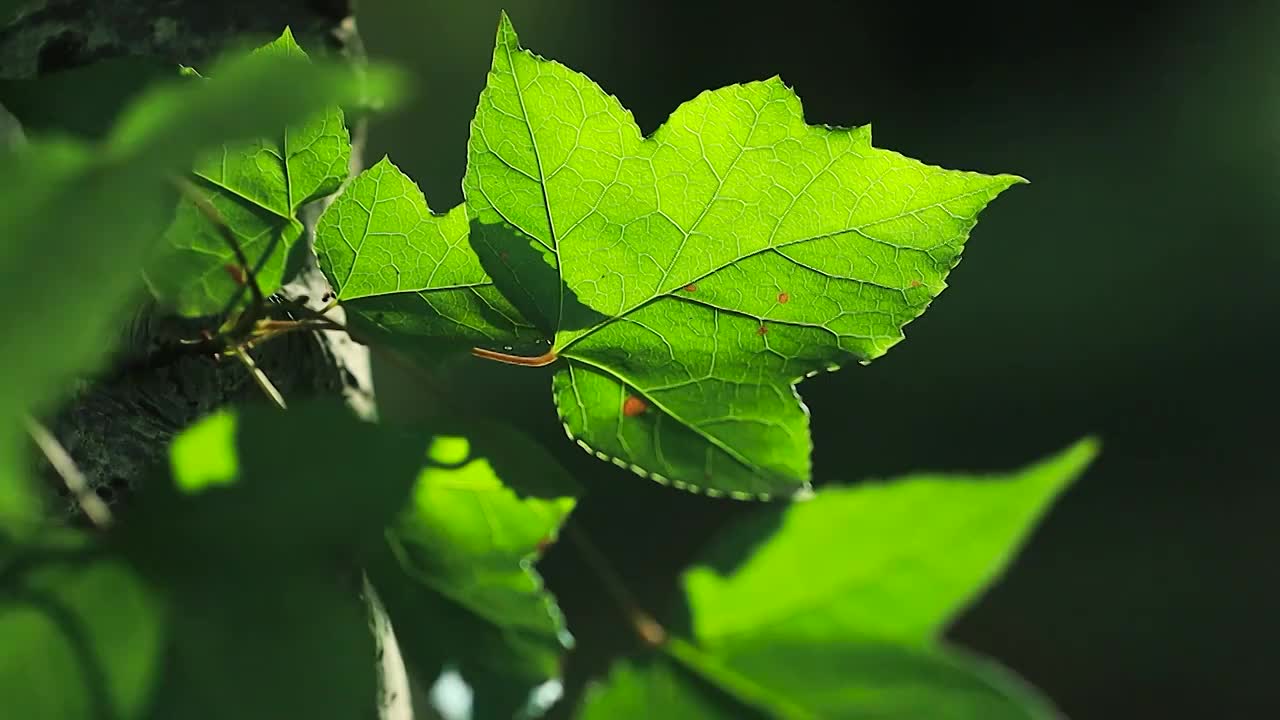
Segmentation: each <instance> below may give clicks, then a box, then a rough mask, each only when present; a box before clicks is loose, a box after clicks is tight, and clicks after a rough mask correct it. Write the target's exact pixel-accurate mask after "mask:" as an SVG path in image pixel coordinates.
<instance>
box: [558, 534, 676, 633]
mask: <svg viewBox="0 0 1280 720" xmlns="http://www.w3.org/2000/svg"><path fill="white" fill-rule="evenodd" d="M565 534H566V535H568V536H569V540H570V541H571V542H573V544H574V546H575V547H577V548H578V551H579V552H580V553H582V559H583V560H586V562H587V567H589V568H591V571H592V572H594V573H595V574H596V577H598V578H599V579H600V582H601V583H603V584H604V589H605V592H607V593H608V594H609V597H611V598H612V599H613V601H614V603H615V604H617V606H618V609H619V610H621V611H622V614H623V615H625V616H626V617H627V620H628V621H629V622H630V623H631V629H632V630H635V633H636V635H637V636H638V637H639V638H640V640H641V641H642V642H643V643H644V644H646V645H648V646H649V647H653V648H658V647H662V646H663V644H664V643H666V642H667V631H666V628H664V627H662V625H661V624H659V623H658V621H657V620H655V619H654V617H653V616H652V615H650V614H649V613H648V612H646V611H645V610H644V609H643V608H641V607H640V603H639V602H637V601H636V598H635V596H634V595H632V594H631V591H630V590H628V589H627V586H626V585H625V584H623V582H622V579H621V578H619V577H618V574H617V573H616V572H614V570H613V567H611V566H610V565H609V561H608V560H607V559H605V556H604V554H603V553H601V552H600V551H599V550H598V549H596V546H595V544H593V543H592V542H591V539H590V538H588V537H587V535H586V533H584V532H582V531H581V530H579V529H578V528H577V527H576V526H575V525H573V524H572V523H570V524H567V525H565Z"/></svg>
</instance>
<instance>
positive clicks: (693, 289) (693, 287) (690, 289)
mask: <svg viewBox="0 0 1280 720" xmlns="http://www.w3.org/2000/svg"><path fill="white" fill-rule="evenodd" d="M684 291H685V292H698V286H697V285H695V284H693V283H689V284H688V285H685V286H684Z"/></svg>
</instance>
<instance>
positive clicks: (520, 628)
mask: <svg viewBox="0 0 1280 720" xmlns="http://www.w3.org/2000/svg"><path fill="white" fill-rule="evenodd" d="M471 437H472V438H473V439H472V440H468V439H467V438H465V437H461V436H444V437H437V439H436V440H435V442H434V444H433V445H432V448H431V451H430V455H429V463H428V465H427V467H426V468H425V469H423V471H422V473H421V475H420V476H419V477H418V484H417V487H416V489H415V491H414V500H413V503H412V504H411V506H410V507H409V508H408V509H407V510H406V511H405V512H404V513H403V514H402V515H401V517H400V520H399V521H398V522H396V523H395V525H394V526H393V527H392V528H391V529H390V530H389V531H388V534H387V542H388V545H387V549H386V552H385V553H383V554H382V555H381V557H380V558H377V559H375V560H374V561H373V562H372V563H371V564H370V567H369V574H370V579H371V581H372V582H373V585H374V586H375V588H376V589H377V591H378V594H379V596H380V597H381V599H382V601H383V603H384V605H385V606H386V608H387V613H388V615H389V616H390V618H391V624H392V627H393V628H394V630H395V633H396V639H397V642H398V643H399V645H400V648H401V650H402V652H403V654H404V656H405V658H406V661H407V662H408V665H409V667H410V671H411V673H412V674H413V675H414V676H415V677H417V678H418V679H419V680H420V681H421V682H422V684H423V686H424V687H425V686H430V685H431V683H432V682H433V681H434V680H435V679H436V677H438V676H439V675H440V673H441V671H442V670H443V669H445V668H447V667H452V668H455V669H456V670H457V671H458V672H459V673H460V674H461V675H462V677H463V679H464V680H466V682H467V683H468V684H470V685H471V686H472V687H473V688H474V689H475V695H476V697H475V709H474V714H473V717H475V718H477V720H485V719H488V718H494V719H497V718H504V719H509V718H511V717H512V715H513V713H515V712H517V711H518V710H520V709H521V708H522V707H524V706H525V705H526V703H527V702H528V701H529V696H530V692H531V691H532V690H533V689H534V688H535V687H536V686H538V685H541V684H542V683H545V682H547V681H549V680H553V679H555V678H558V677H559V675H560V662H561V657H562V656H563V654H564V651H565V649H566V648H567V647H568V646H569V645H570V643H571V641H572V638H571V637H570V636H569V634H568V631H567V630H566V629H565V627H564V620H563V618H562V616H561V615H560V612H559V610H558V608H557V607H556V605H555V602H554V600H553V599H552V598H551V596H550V595H549V594H548V593H546V591H544V590H543V587H542V581H541V579H540V578H539V577H538V575H537V573H536V572H534V570H533V562H534V561H535V560H536V559H537V557H538V556H539V555H540V554H541V552H542V550H543V548H544V547H545V546H546V545H547V544H548V543H550V542H553V541H554V540H555V538H556V535H557V533H558V531H559V529H560V526H561V524H562V523H563V522H564V520H565V518H566V516H567V515H568V514H569V512H570V511H571V510H572V509H573V505H574V499H573V495H574V493H575V491H576V488H575V486H574V484H573V483H572V481H570V480H569V479H568V477H567V475H565V473H564V470H563V469H561V468H560V467H559V466H558V465H557V464H556V463H555V461H554V460H553V459H551V458H550V457H549V456H548V455H546V453H545V451H543V450H541V449H540V448H539V447H537V446H536V445H533V444H532V443H531V442H530V441H528V440H526V439H524V438H521V437H520V436H518V435H515V434H507V435H506V436H504V437H501V440H500V444H495V443H494V442H492V441H491V440H490V441H489V442H481V444H475V440H474V439H475V438H477V437H480V438H483V437H484V435H483V434H479V435H477V434H473V435H472V436H471ZM490 437H493V436H492V435H491V436H490ZM504 456H505V457H506V458H508V459H510V460H512V461H513V462H514V461H515V459H516V458H520V460H519V464H520V466H521V467H520V470H519V473H520V475H518V476H515V479H519V478H520V476H523V479H524V482H521V483H519V484H515V485H513V484H511V483H510V481H506V480H504V478H503V477H501V476H499V474H498V473H497V472H495V467H494V466H495V465H496V464H498V462H499V460H500V458H502V457H504Z"/></svg>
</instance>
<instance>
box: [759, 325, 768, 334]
mask: <svg viewBox="0 0 1280 720" xmlns="http://www.w3.org/2000/svg"><path fill="white" fill-rule="evenodd" d="M767 332H769V328H767V327H765V326H764V325H761V326H760V327H758V328H756V334H757V335H764V334H765V333H767Z"/></svg>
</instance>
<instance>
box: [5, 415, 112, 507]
mask: <svg viewBox="0 0 1280 720" xmlns="http://www.w3.org/2000/svg"><path fill="white" fill-rule="evenodd" d="M26 420H27V432H28V433H29V434H30V435H31V439H32V440H34V441H35V443H36V446H37V447H39V448H40V452H43V453H44V456H45V457H46V458H48V460H49V464H50V465H52V466H53V469H54V471H56V472H57V473H58V475H60V476H61V477H62V482H63V483H64V484H65V485H66V486H67V490H68V491H70V492H71V496H72V497H73V498H75V500H76V504H78V505H79V506H80V510H81V511H82V512H84V516H85V517H87V518H89V522H91V523H93V526H94V527H96V528H98V529H99V530H105V529H106V528H107V527H109V526H110V525H111V521H112V517H111V508H109V507H107V504H106V503H105V502H103V501H102V498H100V497H98V494H97V493H95V492H93V491H92V490H90V489H89V481H88V480H87V479H85V476H84V473H82V472H80V468H78V467H76V461H75V460H73V459H72V458H71V455H70V453H68V452H67V450H66V448H64V447H62V443H60V442H58V438H56V437H54V436H53V433H51V432H49V430H48V429H47V428H45V426H43V425H41V424H40V423H38V422H36V421H35V419H33V418H31V417H28V418H27V419H26Z"/></svg>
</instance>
